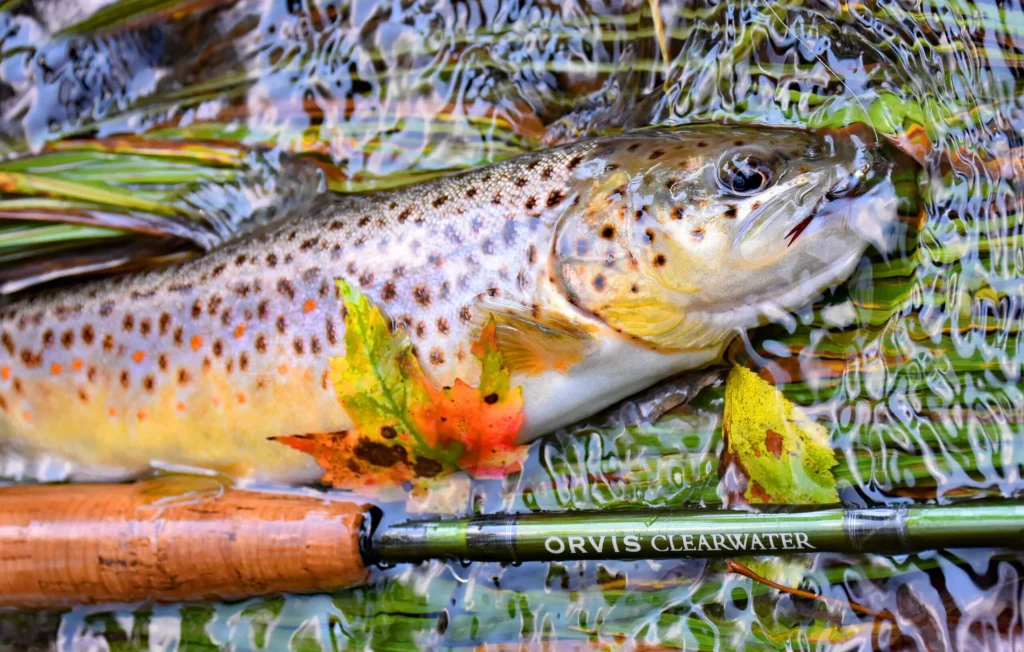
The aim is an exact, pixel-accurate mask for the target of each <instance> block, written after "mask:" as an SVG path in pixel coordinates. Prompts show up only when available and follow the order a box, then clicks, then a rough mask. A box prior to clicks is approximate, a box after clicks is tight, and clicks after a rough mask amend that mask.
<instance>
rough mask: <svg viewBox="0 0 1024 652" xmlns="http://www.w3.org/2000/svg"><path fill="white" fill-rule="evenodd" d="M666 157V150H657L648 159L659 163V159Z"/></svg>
mask: <svg viewBox="0 0 1024 652" xmlns="http://www.w3.org/2000/svg"><path fill="white" fill-rule="evenodd" d="M664 155H665V152H664V150H660V149H656V150H654V151H653V152H651V155H650V156H648V157H647V160H648V161H657V160H658V159H659V158H661V157H662V156H664Z"/></svg>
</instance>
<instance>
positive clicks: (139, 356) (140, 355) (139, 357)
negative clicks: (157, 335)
mask: <svg viewBox="0 0 1024 652" xmlns="http://www.w3.org/2000/svg"><path fill="white" fill-rule="evenodd" d="M145 359H146V352H145V351H136V352H135V353H133V354H132V360H134V361H135V362H142V361H143V360H145Z"/></svg>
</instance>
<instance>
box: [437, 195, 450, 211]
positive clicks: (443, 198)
mask: <svg viewBox="0 0 1024 652" xmlns="http://www.w3.org/2000/svg"><path fill="white" fill-rule="evenodd" d="M447 201H448V195H441V196H440V197H437V198H436V199H434V208H441V207H442V206H444V204H445V202H447Z"/></svg>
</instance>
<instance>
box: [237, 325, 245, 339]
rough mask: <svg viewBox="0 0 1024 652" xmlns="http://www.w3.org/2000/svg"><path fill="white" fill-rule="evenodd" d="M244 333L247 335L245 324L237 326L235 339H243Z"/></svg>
mask: <svg viewBox="0 0 1024 652" xmlns="http://www.w3.org/2000/svg"><path fill="white" fill-rule="evenodd" d="M243 335H245V324H239V325H238V326H235V339H236V340H237V339H241V337H242V336H243Z"/></svg>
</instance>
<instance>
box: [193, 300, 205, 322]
mask: <svg viewBox="0 0 1024 652" xmlns="http://www.w3.org/2000/svg"><path fill="white" fill-rule="evenodd" d="M202 314H203V302H202V301H200V300H199V299H196V301H195V303H193V304H192V319H199V317H200V315H202Z"/></svg>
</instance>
